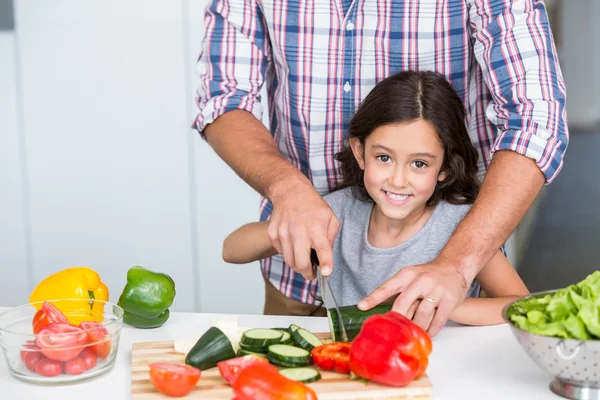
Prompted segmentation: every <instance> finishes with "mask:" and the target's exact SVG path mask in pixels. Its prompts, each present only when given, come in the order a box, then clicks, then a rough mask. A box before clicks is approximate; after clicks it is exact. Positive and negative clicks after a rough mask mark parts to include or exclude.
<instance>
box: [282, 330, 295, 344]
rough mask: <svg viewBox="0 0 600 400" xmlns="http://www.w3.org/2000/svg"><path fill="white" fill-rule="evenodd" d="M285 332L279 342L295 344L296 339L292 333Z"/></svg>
mask: <svg viewBox="0 0 600 400" xmlns="http://www.w3.org/2000/svg"><path fill="white" fill-rule="evenodd" d="M281 333H282V334H283V336H282V337H281V342H279V343H280V344H293V343H294V341H293V340H292V335H290V333H289V332H281Z"/></svg>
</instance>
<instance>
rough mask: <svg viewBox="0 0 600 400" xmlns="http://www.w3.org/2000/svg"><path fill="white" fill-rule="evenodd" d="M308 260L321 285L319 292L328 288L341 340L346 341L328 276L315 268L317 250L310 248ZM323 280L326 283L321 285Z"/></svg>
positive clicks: (316, 264) (344, 329)
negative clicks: (340, 330) (340, 331)
mask: <svg viewBox="0 0 600 400" xmlns="http://www.w3.org/2000/svg"><path fill="white" fill-rule="evenodd" d="M310 261H311V263H312V268H313V273H314V274H315V275H316V276H317V279H318V280H319V286H320V287H321V294H323V292H324V290H325V287H327V290H329V295H330V296H331V300H332V301H333V308H335V312H336V313H337V316H338V324H339V325H340V328H341V329H342V342H347V341H348V335H347V334H346V328H345V327H344V320H343V319H342V314H341V313H340V308H339V307H338V303H337V301H336V299H335V296H334V294H333V290H331V283H329V276H323V275H322V274H321V273H320V272H319V271H318V270H317V269H318V267H319V258H318V257H317V252H316V251H315V249H310ZM323 280H324V281H325V283H326V285H323ZM323 303H325V296H324V295H323ZM331 333H332V334H333V332H331Z"/></svg>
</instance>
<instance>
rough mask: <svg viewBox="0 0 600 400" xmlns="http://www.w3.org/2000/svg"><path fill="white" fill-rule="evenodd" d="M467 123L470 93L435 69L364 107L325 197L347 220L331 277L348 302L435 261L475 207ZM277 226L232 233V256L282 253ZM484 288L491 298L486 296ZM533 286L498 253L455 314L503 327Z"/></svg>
mask: <svg viewBox="0 0 600 400" xmlns="http://www.w3.org/2000/svg"><path fill="white" fill-rule="evenodd" d="M464 121H465V111H464V107H463V104H462V102H461V100H460V98H459V97H458V95H457V94H456V92H455V91H454V89H453V88H452V86H451V85H450V84H449V83H448V82H447V81H446V80H445V79H444V78H443V77H442V76H441V75H439V74H437V73H434V72H414V71H405V72H400V73H398V74H396V75H393V76H391V77H389V78H387V79H385V80H383V81H381V82H380V83H379V84H377V85H376V86H375V88H374V89H373V90H372V91H371V92H370V93H369V95H368V96H367V97H366V98H365V100H364V101H363V103H362V104H361V106H360V107H359V108H358V110H357V112H356V114H355V116H354V117H353V118H352V120H351V121H350V126H349V146H347V147H346V148H345V149H343V150H342V151H341V152H340V153H338V154H337V156H336V158H337V160H338V161H339V162H340V164H341V172H342V178H343V182H342V184H341V185H340V187H339V188H338V190H336V191H334V192H332V193H330V194H327V195H325V196H324V199H325V200H326V201H327V202H328V204H329V205H330V206H331V208H332V210H333V211H334V213H335V214H336V216H337V218H338V219H339V222H340V229H339V232H338V235H337V237H336V240H335V243H334V246H333V255H334V268H333V272H332V274H331V275H330V283H331V287H332V290H333V294H334V295H335V298H336V300H337V301H338V305H340V306H343V305H352V304H357V303H358V302H359V301H360V300H361V299H362V298H364V297H365V296H367V295H368V294H370V293H371V292H372V291H373V290H375V288H377V287H378V286H379V285H381V284H382V283H384V282H385V281H387V280H388V279H389V278H391V277H392V276H393V275H394V274H395V273H396V272H398V270H400V269H401V268H403V267H406V266H411V265H418V264H425V263H428V262H430V261H431V260H433V259H434V258H435V257H436V256H437V255H438V253H439V252H440V251H441V249H442V248H443V247H444V245H445V244H446V242H447V241H448V239H449V238H450V236H451V235H452V232H453V231H454V229H455V228H456V226H457V225H458V223H459V222H460V221H461V220H462V219H463V217H464V216H465V214H466V213H467V212H468V211H469V209H470V207H471V205H472V204H473V202H474V200H475V197H476V196H477V193H478V190H479V181H478V179H477V157H478V156H477V152H476V150H475V148H474V147H473V145H472V143H471V140H470V138H469V135H468V132H467V129H466V126H465V123H464ZM267 226H268V222H257V223H251V224H247V225H244V226H242V227H241V228H239V229H238V230H236V231H235V232H233V233H232V234H230V235H229V236H228V237H227V238H226V239H225V242H224V245H223V258H224V260H225V261H227V262H231V263H248V262H251V261H255V260H258V259H261V258H265V257H269V256H272V255H274V254H276V250H275V249H274V248H273V246H272V245H271V242H270V241H269V239H268V237H267ZM480 287H481V288H483V290H484V291H485V293H486V294H487V296H489V297H488V298H480V297H479V290H480ZM528 293H529V292H528V290H527V288H526V287H525V285H524V284H523V282H522V281H521V279H520V278H519V275H518V274H517V273H516V271H515V270H514V269H513V267H512V266H511V265H510V264H509V263H508V261H507V260H506V258H505V257H504V255H503V254H502V252H501V251H500V250H498V253H497V254H496V255H495V256H494V257H493V258H492V260H491V261H490V262H489V263H488V264H487V265H486V266H485V267H484V268H483V269H482V271H481V272H480V273H479V275H478V276H477V278H476V280H475V281H474V282H473V284H472V285H471V288H470V289H469V292H468V295H467V299H466V300H465V301H464V302H463V303H461V304H460V305H459V306H458V307H457V308H456V309H455V310H454V311H453V313H452V314H451V316H450V319H451V320H453V321H455V322H459V323H462V324H468V325H492V324H499V323H502V322H503V318H502V309H503V308H504V306H505V305H506V304H508V303H509V302H510V301H512V300H514V299H515V298H517V297H520V296H523V295H526V294H528ZM414 309H415V307H413V308H412V309H411V311H409V314H411V313H414ZM408 317H409V318H412V317H413V316H412V315H408Z"/></svg>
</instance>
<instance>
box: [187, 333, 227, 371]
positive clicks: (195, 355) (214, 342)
mask: <svg viewBox="0 0 600 400" xmlns="http://www.w3.org/2000/svg"><path fill="white" fill-rule="evenodd" d="M230 358H235V352H234V351H233V346H232V345H231V341H230V340H229V339H228V338H227V336H226V335H225V334H224V333H223V332H222V331H221V330H220V329H219V328H216V327H214V326H211V327H210V328H209V329H208V330H207V331H206V332H205V333H204V335H202V337H200V339H198V341H197V342H196V344H195V345H194V347H192V349H191V350H190V352H189V353H188V354H187V355H186V356H185V363H186V364H188V365H191V366H192V367H196V368H198V369H200V370H205V369H209V368H212V367H216V366H217V363H218V362H219V361H224V360H229V359H230Z"/></svg>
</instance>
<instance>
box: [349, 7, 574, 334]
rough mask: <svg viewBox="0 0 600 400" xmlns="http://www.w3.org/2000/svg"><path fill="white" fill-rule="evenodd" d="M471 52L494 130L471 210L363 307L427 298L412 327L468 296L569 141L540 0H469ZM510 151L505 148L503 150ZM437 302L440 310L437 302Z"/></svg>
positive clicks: (431, 325)
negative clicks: (433, 250) (443, 240)
mask: <svg viewBox="0 0 600 400" xmlns="http://www.w3.org/2000/svg"><path fill="white" fill-rule="evenodd" d="M467 3H468V5H469V11H470V22H471V29H472V30H473V37H474V39H475V43H474V54H475V56H476V58H477V62H478V63H479V65H480V66H481V69H482V72H483V76H484V78H485V80H486V84H487V86H488V88H489V90H490V94H491V95H492V98H493V102H494V104H493V110H494V112H495V115H493V116H492V115H490V114H491V113H489V112H488V116H489V117H490V119H491V120H492V122H493V123H494V124H496V125H497V126H498V128H499V130H500V134H499V136H498V138H497V140H496V142H495V143H494V146H493V148H492V152H495V154H494V156H493V158H492V162H491V165H490V167H489V170H488V172H487V174H486V177H485V179H484V181H483V185H482V188H481V192H480V195H479V197H478V198H477V200H476V201H475V204H474V205H473V208H472V209H471V211H470V212H469V213H468V215H467V216H466V217H465V219H464V220H463V221H462V223H461V224H460V225H459V226H458V227H457V229H456V231H455V232H454V234H453V235H452V237H451V238H450V240H449V241H448V243H447V245H446V247H445V248H444V249H443V250H442V251H441V252H440V254H439V256H438V257H437V258H436V259H435V260H434V261H432V262H431V263H429V264H425V265H418V266H414V267H408V268H403V269H402V270H401V271H400V272H399V273H398V274H396V275H395V276H394V277H392V278H391V279H390V280H388V281H387V282H385V283H384V284H383V285H381V286H380V287H379V288H377V289H376V290H375V291H374V292H373V293H372V294H370V295H369V296H367V297H366V298H365V299H363V301H362V302H361V303H360V308H361V309H368V308H371V307H373V306H375V305H377V304H379V303H380V302H382V301H383V300H385V299H387V298H389V297H390V296H392V295H394V294H398V293H400V295H399V296H398V297H397V298H396V301H395V302H394V310H395V311H398V312H400V313H403V314H406V313H407V312H408V310H409V309H410V307H411V306H412V304H413V303H414V302H415V301H417V299H420V298H425V297H428V298H430V299H432V300H434V302H435V303H434V302H431V301H423V302H421V303H420V305H419V306H418V309H417V311H416V313H415V317H414V319H413V320H414V321H415V323H417V324H419V325H421V326H422V327H424V328H425V329H428V332H429V333H430V334H431V335H432V336H433V335H436V334H437V333H438V332H439V331H440V330H441V328H442V327H443V325H444V323H445V322H446V320H447V319H448V316H449V315H450V312H451V311H452V310H453V309H454V308H455V307H456V305H457V304H459V303H460V302H461V301H462V300H463V299H464V297H465V295H466V293H467V289H468V287H469V285H470V284H471V282H472V281H473V278H474V277H475V276H476V275H477V273H478V272H479V271H480V270H481V268H482V267H483V266H484V265H486V264H487V262H488V261H489V260H490V258H491V256H492V255H493V254H494V252H495V251H496V250H497V248H498V247H499V246H500V245H501V244H502V243H503V242H504V241H505V240H506V239H507V238H508V236H509V235H510V233H511V232H512V230H513V229H514V228H515V227H516V226H517V225H518V223H519V221H521V219H522V217H523V215H524V214H525V213H526V211H527V210H528V208H529V207H530V206H531V204H532V203H533V200H534V199H535V197H536V196H537V194H538V193H539V191H540V189H541V187H542V185H543V183H544V181H546V182H551V181H552V180H553V179H554V178H555V177H556V175H557V174H558V172H559V171H560V169H561V167H562V162H563V157H564V153H565V151H566V148H567V144H568V131H567V126H566V110H565V101H566V90H565V85H564V81H563V78H562V74H561V71H560V66H559V65H558V58H557V55H556V50H555V47H554V43H553V39H552V35H551V33H550V27H549V24H548V16H547V14H546V11H545V9H544V4H543V3H542V2H536V3H534V2H533V1H532V0H522V1H518V2H509V1H504V2H502V1H496V2H491V1H486V0H468V1H467ZM505 150H510V151H505ZM436 306H437V308H436Z"/></svg>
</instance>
